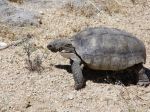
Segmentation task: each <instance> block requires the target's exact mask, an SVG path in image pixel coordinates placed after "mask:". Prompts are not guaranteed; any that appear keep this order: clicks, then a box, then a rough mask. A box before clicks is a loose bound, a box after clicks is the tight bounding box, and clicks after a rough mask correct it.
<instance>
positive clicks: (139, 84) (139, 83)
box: [137, 81, 150, 87]
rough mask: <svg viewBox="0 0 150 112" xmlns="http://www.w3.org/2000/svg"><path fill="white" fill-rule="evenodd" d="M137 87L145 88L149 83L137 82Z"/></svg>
mask: <svg viewBox="0 0 150 112" xmlns="http://www.w3.org/2000/svg"><path fill="white" fill-rule="evenodd" d="M137 85H138V86H142V87H147V86H149V85H150V82H149V81H139V82H138V83H137Z"/></svg>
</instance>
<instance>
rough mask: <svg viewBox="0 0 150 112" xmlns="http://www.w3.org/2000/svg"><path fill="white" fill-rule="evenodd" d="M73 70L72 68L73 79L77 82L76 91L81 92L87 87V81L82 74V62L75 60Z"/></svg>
mask: <svg viewBox="0 0 150 112" xmlns="http://www.w3.org/2000/svg"><path fill="white" fill-rule="evenodd" d="M71 68H72V73H73V78H74V81H75V85H74V87H75V89H76V90H79V89H81V88H83V87H85V85H86V81H85V78H84V77H83V74H82V67H81V66H80V60H73V61H72V65H71Z"/></svg>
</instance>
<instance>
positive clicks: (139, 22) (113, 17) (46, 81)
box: [0, 0, 150, 112]
mask: <svg viewBox="0 0 150 112" xmlns="http://www.w3.org/2000/svg"><path fill="white" fill-rule="evenodd" d="M110 1H111V2H109V3H108V2H107V0H106V1H102V0H101V2H99V1H97V0H95V2H94V1H92V2H91V0H90V1H89V2H88V3H86V4H84V3H82V5H81V4H80V1H79V0H76V2H69V0H63V1H62V0H25V1H23V3H14V2H8V4H9V6H8V7H7V8H6V9H9V8H10V9H9V10H11V8H12V7H13V8H15V9H17V11H16V10H15V11H16V12H15V11H14V12H13V13H14V15H13V16H9V15H8V14H4V15H3V16H5V17H7V16H9V18H10V19H9V20H13V19H14V18H15V20H16V21H15V22H14V21H2V20H4V19H2V18H0V21H1V22H0V41H3V42H5V43H7V44H11V43H13V42H16V41H18V40H21V39H23V38H26V37H27V35H28V34H30V35H31V36H32V38H31V39H29V40H30V41H28V42H24V43H20V44H18V45H15V46H10V47H9V48H7V49H4V50H1V51H0V63H1V66H0V73H1V74H0V75H1V78H0V111H1V112H80V111H81V112H150V86H148V87H146V88H144V87H139V86H137V85H130V86H123V85H115V84H113V83H110V84H107V83H100V82H94V81H92V80H87V82H86V87H85V88H83V89H81V90H79V91H76V90H74V81H73V77H72V73H71V72H69V71H68V69H69V68H70V66H69V60H67V59H64V58H63V57H61V56H60V54H59V53H55V54H54V53H52V52H50V51H48V49H47V48H46V46H47V44H48V43H49V42H50V41H51V40H53V39H55V38H70V37H71V36H73V35H74V34H76V33H77V32H79V31H81V30H83V29H85V28H87V27H98V26H105V27H113V28H119V29H122V30H126V31H127V32H130V33H132V34H133V35H135V36H136V37H137V38H139V39H140V40H142V41H143V42H144V44H145V46H146V52H147V61H146V64H145V65H144V66H145V67H146V68H150V0H134V1H130V0H121V1H119V0H110ZM113 1H114V2H116V3H117V5H116V4H115V5H113V4H112V3H113ZM1 2H2V1H1ZM66 3H69V4H67V5H65V4H66ZM80 5H81V6H80ZM90 7H91V8H90ZM1 8H2V7H1ZM1 8H0V9H1ZM4 9H5V7H4ZM19 9H21V10H24V12H26V11H27V12H28V15H27V16H24V15H23V16H21V18H23V20H22V19H21V20H22V21H21V22H20V23H19V22H18V20H17V19H16V17H17V18H18V14H16V13H17V12H18V10H19ZM5 11H7V10H5ZM5 11H4V12H5ZM11 12H12V10H11ZM91 12H92V13H91ZM19 14H20V15H21V14H22V13H21V11H20V10H19ZM23 14H25V13H23ZM34 14H35V15H36V14H37V15H40V24H39V23H38V25H33V24H28V23H30V22H25V24H23V25H21V26H20V25H18V24H22V23H24V20H25V21H26V18H24V17H27V20H28V21H30V20H32V21H34V20H35V21H37V20H38V19H37V18H34ZM0 15H1V14H0ZM30 17H33V18H30ZM6 20H7V19H6ZM38 22H39V21H38ZM10 23H12V24H10ZM14 23H15V24H14ZM16 23H17V24H16ZM29 43H30V44H31V45H32V46H31V60H33V59H35V57H37V55H38V56H39V57H40V59H41V60H42V65H41V68H40V69H38V70H37V71H36V70H33V71H31V70H30V69H28V68H29V66H30V65H28V64H27V61H26V60H27V59H28V56H27V53H26V52H25V49H24V48H25V46H26V45H27V44H29ZM56 65H57V66H56ZM148 71H149V69H148ZM91 76H92V74H91Z"/></svg>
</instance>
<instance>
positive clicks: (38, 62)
mask: <svg viewBox="0 0 150 112" xmlns="http://www.w3.org/2000/svg"><path fill="white" fill-rule="evenodd" d="M36 50H37V49H36V47H35V46H34V44H31V43H27V44H26V45H25V46H24V51H25V53H26V56H27V58H26V59H25V62H26V65H27V66H26V68H27V69H28V70H29V71H31V72H33V71H37V72H38V73H41V70H42V69H43V67H42V58H43V56H40V55H39V54H37V55H35V56H34V58H32V56H31V55H32V53H33V52H34V51H36Z"/></svg>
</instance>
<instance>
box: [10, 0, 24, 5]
mask: <svg viewBox="0 0 150 112" xmlns="http://www.w3.org/2000/svg"><path fill="white" fill-rule="evenodd" d="M8 1H10V2H15V3H20V4H21V3H23V0H8Z"/></svg>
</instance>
